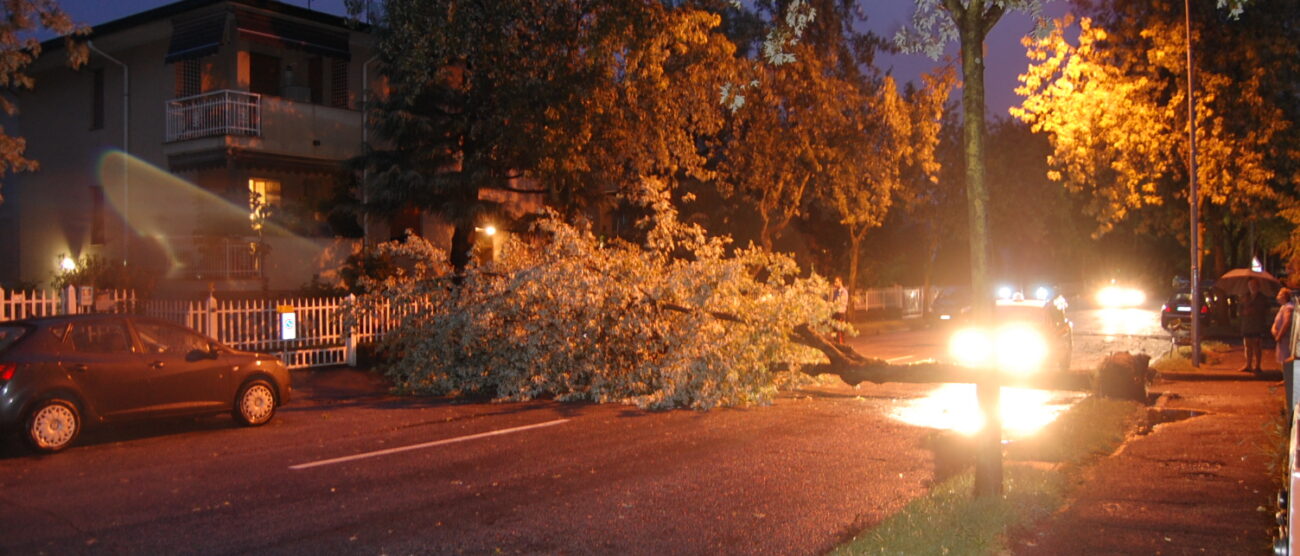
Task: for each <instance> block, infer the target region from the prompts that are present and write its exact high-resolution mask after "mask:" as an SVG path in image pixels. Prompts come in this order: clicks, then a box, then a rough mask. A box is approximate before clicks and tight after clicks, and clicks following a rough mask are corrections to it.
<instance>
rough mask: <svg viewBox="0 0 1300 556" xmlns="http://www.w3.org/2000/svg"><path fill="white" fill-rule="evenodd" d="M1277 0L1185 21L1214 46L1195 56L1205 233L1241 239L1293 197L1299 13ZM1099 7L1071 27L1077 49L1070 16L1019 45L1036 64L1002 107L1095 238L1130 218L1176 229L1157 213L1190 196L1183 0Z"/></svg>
mask: <svg viewBox="0 0 1300 556" xmlns="http://www.w3.org/2000/svg"><path fill="white" fill-rule="evenodd" d="M1284 4H1286V3H1268V2H1261V3H1257V4H1256V5H1255V6H1253V7H1252V9H1251V10H1249V11H1247V12H1246V13H1245V14H1244V15H1243V16H1242V17H1241V19H1240V20H1239V21H1232V20H1230V19H1226V18H1223V17H1216V13H1215V12H1212V11H1209V10H1205V11H1203V12H1200V13H1198V14H1194V17H1193V25H1194V28H1193V41H1194V42H1195V43H1197V44H1206V45H1214V47H1213V48H1208V47H1207V48H1202V49H1200V50H1198V54H1197V56H1196V57H1195V60H1196V68H1195V73H1196V83H1197V84H1196V86H1197V94H1196V97H1195V101H1196V107H1195V112H1196V120H1197V122H1196V127H1197V183H1198V193H1199V197H1200V200H1201V204H1202V205H1203V206H1204V207H1205V209H1206V210H1207V218H1206V219H1205V221H1206V224H1207V233H1208V234H1210V235H1211V236H1212V237H1214V236H1218V235H1220V234H1227V235H1228V236H1229V237H1231V236H1232V235H1234V234H1237V235H1239V232H1240V230H1241V229H1242V228H1243V227H1244V226H1246V225H1248V222H1249V221H1251V220H1255V219H1259V218H1267V217H1268V216H1270V215H1271V214H1273V210H1274V207H1276V206H1278V203H1279V202H1284V201H1285V199H1286V198H1288V197H1292V196H1293V195H1294V194H1293V192H1292V191H1290V187H1289V184H1290V183H1292V181H1293V179H1292V178H1293V176H1294V175H1295V163H1294V162H1293V161H1294V159H1295V154H1296V151H1295V145H1296V139H1297V135H1296V130H1295V126H1294V123H1295V121H1296V120H1295V116H1296V112H1297V111H1296V110H1295V108H1294V107H1292V106H1290V105H1291V104H1294V101H1293V100H1287V99H1293V98H1294V96H1293V95H1294V93H1296V92H1297V91H1300V81H1297V80H1296V78H1295V74H1294V72H1293V71H1292V70H1290V69H1288V68H1289V67H1290V66H1291V65H1292V62H1293V60H1294V59H1295V58H1296V56H1297V54H1298V53H1300V51H1298V50H1297V45H1296V43H1295V41H1294V39H1293V37H1292V35H1293V33H1294V32H1293V29H1294V23H1295V21H1296V19H1297V16H1296V15H1295V14H1294V13H1293V12H1294V9H1293V6H1290V5H1285V6H1284ZM1097 15H1098V16H1099V17H1100V18H1101V19H1099V20H1092V19H1088V18H1085V19H1083V20H1081V21H1080V22H1079V26H1078V30H1079V35H1078V38H1077V44H1071V43H1070V41H1069V40H1067V36H1066V31H1065V28H1066V27H1067V26H1069V25H1070V23H1071V22H1070V21H1069V20H1066V21H1060V22H1057V23H1056V26H1055V28H1054V30H1053V31H1052V32H1051V33H1050V34H1049V35H1048V36H1047V37H1045V38H1044V39H1042V40H1038V41H1026V46H1027V47H1028V48H1029V55H1030V57H1031V59H1033V60H1035V63H1034V64H1032V65H1031V66H1030V67H1029V69H1028V71H1027V72H1026V74H1025V75H1022V76H1021V82H1022V86H1021V87H1020V88H1019V89H1018V90H1017V92H1019V93H1020V94H1021V95H1022V96H1024V97H1025V100H1024V102H1023V104H1022V105H1021V106H1020V107H1017V108H1013V109H1012V113H1013V114H1014V115H1015V116H1016V117H1018V118H1020V119H1022V120H1023V121H1025V122H1028V123H1030V124H1032V125H1033V128H1034V130H1035V131H1037V132H1041V133H1044V134H1046V135H1047V136H1048V137H1050V139H1051V142H1052V145H1053V152H1052V155H1051V159H1050V161H1051V165H1052V170H1051V172H1050V174H1049V175H1050V177H1051V178H1052V179H1053V180H1056V181H1059V182H1061V183H1062V184H1064V185H1065V187H1066V188H1068V189H1069V190H1071V191H1075V192H1079V193H1082V194H1083V195H1084V197H1085V198H1086V199H1087V200H1088V202H1087V204H1086V205H1085V206H1084V210H1085V211H1086V213H1087V214H1088V215H1090V216H1091V217H1093V218H1095V220H1096V223H1097V227H1096V232H1095V233H1096V234H1097V235H1100V234H1104V233H1105V232H1107V231H1109V230H1110V229H1111V228H1112V227H1113V226H1115V225H1116V224H1117V223H1118V222H1120V221H1122V220H1124V219H1126V218H1131V217H1132V215H1134V214H1135V213H1140V214H1143V215H1145V216H1144V220H1145V221H1146V222H1147V223H1148V224H1149V225H1159V226H1185V220H1182V222H1183V223H1181V224H1178V223H1176V222H1177V220H1176V219H1175V218H1172V217H1162V216H1160V213H1161V211H1162V209H1161V207H1164V206H1170V205H1172V206H1173V207H1174V208H1173V209H1166V210H1173V211H1176V212H1180V213H1181V212H1183V208H1182V207H1183V206H1185V205H1184V203H1185V202H1186V198H1187V191H1188V189H1187V187H1186V184H1187V182H1188V177H1187V172H1188V166H1187V160H1188V157H1187V150H1188V144H1187V140H1188V136H1187V131H1186V130H1187V83H1186V75H1187V73H1186V71H1187V68H1186V63H1187V57H1186V48H1187V46H1186V44H1185V41H1184V39H1183V31H1182V29H1183V26H1184V18H1183V13H1182V3H1181V2H1147V3H1136V4H1135V3H1117V4H1115V5H1114V6H1113V7H1110V8H1108V9H1103V10H1099V11H1098V14H1097ZM1287 21H1290V22H1291V23H1290V24H1288V23H1287ZM1288 91H1290V93H1288ZM1177 199H1182V200H1183V203H1175V202H1174V201H1175V200H1177ZM1184 218H1185V217H1184ZM1173 229H1175V230H1176V229H1178V228H1177V227H1175V228H1173ZM1168 230H1169V229H1168V228H1165V230H1163V231H1164V232H1166V233H1167V232H1168ZM1148 231H1151V232H1159V231H1161V230H1150V229H1149V228H1148ZM1216 243H1218V244H1223V243H1224V242H1223V241H1218V242H1216V241H1212V240H1211V241H1207V244H1208V245H1211V246H1214V245H1215V244H1216ZM1216 251H1218V249H1216ZM1239 262H1245V261H1239Z"/></svg>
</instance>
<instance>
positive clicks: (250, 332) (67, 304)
mask: <svg viewBox="0 0 1300 556" xmlns="http://www.w3.org/2000/svg"><path fill="white" fill-rule="evenodd" d="M354 302H355V298H354V297H352V296H347V297H322V298H297V297H295V298H278V299H217V298H216V297H214V296H211V295H209V296H208V297H207V298H206V299H197V300H159V299H149V300H137V299H136V297H135V295H134V294H133V293H131V292H126V291H104V290H91V289H89V288H80V289H78V288H72V287H69V288H67V289H65V290H63V291H58V292H54V291H44V290H33V291H6V290H4V289H0V321H3V320H13V319H21V318H28V317H42V316H52V315H65V314H77V313H90V312H96V313H104V312H118V313H126V312H134V313H139V314H142V315H148V316H151V317H156V318H161V319H164V320H168V321H172V322H175V323H178V324H182V325H185V326H188V327H190V328H193V329H194V330H197V331H199V332H200V333H202V334H204V335H206V336H209V337H211V338H214V339H216V340H217V341H220V342H221V343H223V344H226V345H228V346H231V347H233V348H235V349H241V350H247V351H258V352H262V353H273V354H276V355H278V356H279V357H280V358H281V359H282V360H283V361H284V362H285V364H286V365H288V366H289V367H290V368H310V367H327V366H332V365H356V363H357V346H358V345H361V344H366V343H371V342H374V341H376V340H378V339H379V337H380V336H382V335H383V334H384V333H386V332H388V331H389V330H391V329H392V328H394V327H395V326H396V324H397V323H398V322H399V319H401V318H402V317H401V313H402V311H400V310H399V309H392V308H390V307H388V306H381V307H378V308H377V309H375V310H373V311H371V312H369V313H367V314H364V315H362V316H361V318H360V319H359V321H358V322H357V323H355V325H354V326H352V327H351V328H349V327H346V326H345V325H344V319H343V316H342V314H341V311H342V309H343V308H344V307H346V306H347V305H348V304H350V303H354ZM923 303H924V296H923V295H922V290H921V289H920V288H902V287H894V288H884V289H872V290H859V291H858V292H856V295H855V299H854V307H855V310H857V311H864V312H871V311H879V310H882V309H898V310H899V314H900V315H901V316H903V317H905V318H906V317H912V316H916V315H919V314H921V310H922V307H923ZM287 311H292V312H293V313H294V315H295V317H296V318H295V320H296V326H295V327H294V332H295V334H294V335H295V338H294V339H292V340H285V339H282V338H281V320H280V319H281V314H283V313H284V312H287Z"/></svg>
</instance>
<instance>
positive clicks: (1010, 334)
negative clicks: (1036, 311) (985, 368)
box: [995, 325, 1047, 375]
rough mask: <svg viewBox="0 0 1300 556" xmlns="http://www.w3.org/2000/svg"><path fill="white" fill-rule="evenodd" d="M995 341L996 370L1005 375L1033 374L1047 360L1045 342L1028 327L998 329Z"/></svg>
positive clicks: (1041, 336)
mask: <svg viewBox="0 0 1300 556" xmlns="http://www.w3.org/2000/svg"><path fill="white" fill-rule="evenodd" d="M995 341H996V348H995V349H996V351H997V362H998V368H1000V369H1001V370H1002V371H1003V372H1005V373H1009V374H1014V375H1026V374H1031V373H1035V372H1038V370H1039V369H1041V368H1042V366H1043V361H1046V360H1047V341H1046V340H1044V339H1043V335H1042V334H1039V333H1038V331H1036V330H1034V329H1033V328H1031V327H1029V326H1024V325H1010V326H1006V327H1003V328H1001V329H998V333H997V338H996V339H995Z"/></svg>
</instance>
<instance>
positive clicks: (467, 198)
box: [365, 0, 734, 269]
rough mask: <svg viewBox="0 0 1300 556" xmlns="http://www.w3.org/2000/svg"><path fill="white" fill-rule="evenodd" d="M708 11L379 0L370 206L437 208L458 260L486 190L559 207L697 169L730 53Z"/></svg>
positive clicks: (701, 173)
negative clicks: (376, 142)
mask: <svg viewBox="0 0 1300 556" xmlns="http://www.w3.org/2000/svg"><path fill="white" fill-rule="evenodd" d="M372 15H373V13H372ZM720 23H721V16H720V15H719V14H718V13H715V12H712V11H707V10H703V9H696V8H693V7H690V6H672V5H669V4H665V3H660V2H613V3H606V2H553V1H550V0H527V1H519V2H465V1H457V0H442V1H433V2H426V1H415V0H387V1H386V2H384V3H383V10H382V15H381V16H380V17H379V20H378V23H377V37H378V41H379V43H378V49H379V59H380V64H381V67H382V72H383V74H384V75H385V77H386V78H387V80H388V81H387V85H388V91H387V95H386V96H385V97H384V98H383V99H382V101H381V102H380V108H379V110H378V111H377V122H378V123H377V128H378V132H379V133H378V135H379V136H380V139H381V142H380V144H381V145H383V146H382V147H380V148H376V149H375V150H374V151H373V152H371V153H369V154H368V155H367V158H366V161H365V163H366V164H367V165H368V168H369V170H370V171H369V173H368V174H369V176H370V178H371V183H369V184H367V187H368V191H369V198H368V201H369V202H370V203H369V204H370V205H371V208H372V209H379V210H387V211H395V210H401V209H404V208H409V207H415V208H418V209H420V210H423V211H428V212H433V213H436V214H439V215H441V216H442V217H444V219H446V220H447V221H449V222H451V223H452V224H453V226H454V229H455V231H454V233H453V236H452V251H451V253H450V257H451V261H452V264H453V266H455V267H456V268H458V269H459V268H463V267H464V266H465V264H466V263H467V261H468V252H469V249H470V243H471V238H472V235H473V232H474V226H475V225H477V224H479V223H480V221H479V219H481V218H482V217H483V215H484V214H485V213H488V212H491V211H492V210H493V206H492V204H491V203H488V202H486V201H484V200H481V198H480V191H482V190H484V189H486V188H496V189H503V190H510V191H517V192H522V193H526V194H531V195H537V196H539V197H541V198H542V199H544V201H545V202H546V204H547V205H549V206H551V207H553V208H554V209H556V210H559V211H561V212H562V213H565V214H566V215H572V214H574V213H578V212H581V211H583V210H586V209H590V208H592V207H599V206H601V205H604V206H606V207H607V206H608V205H609V204H611V203H612V202H614V200H615V199H617V194H618V193H619V192H621V191H624V190H626V189H628V188H629V187H632V186H634V185H635V184H637V183H639V181H640V180H643V179H646V178H652V177H653V178H659V179H663V180H667V181H668V182H673V181H675V180H678V179H680V178H683V177H695V178H702V179H707V178H708V177H709V172H708V170H707V169H706V168H705V167H704V159H703V157H702V156H701V154H700V152H699V149H698V148H697V142H696V141H697V139H698V138H699V137H700V136H701V135H706V134H710V133H713V132H715V131H716V130H717V129H718V128H719V127H720V125H721V114H722V111H723V108H722V106H721V104H720V103H719V100H718V97H719V90H721V88H722V86H723V85H724V84H725V83H728V82H730V81H731V77H730V75H729V72H730V71H731V68H732V63H733V58H734V57H733V53H734V47H733V45H732V43H731V42H730V41H728V40H727V39H726V38H725V37H724V36H723V35H722V34H721V33H720V32H719V30H718V26H719V25H720Z"/></svg>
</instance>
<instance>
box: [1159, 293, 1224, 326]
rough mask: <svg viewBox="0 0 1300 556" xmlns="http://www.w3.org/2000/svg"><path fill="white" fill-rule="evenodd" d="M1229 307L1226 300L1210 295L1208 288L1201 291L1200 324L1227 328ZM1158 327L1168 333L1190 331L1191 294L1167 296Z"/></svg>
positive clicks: (1213, 294) (1161, 309)
mask: <svg viewBox="0 0 1300 556" xmlns="http://www.w3.org/2000/svg"><path fill="white" fill-rule="evenodd" d="M1230 307H1231V304H1230V303H1229V302H1228V299H1226V298H1224V297H1220V296H1219V295H1217V294H1215V293H1212V292H1211V291H1210V290H1209V288H1206V289H1204V290H1202V291H1201V323H1202V324H1203V325H1204V326H1206V327H1209V326H1220V325H1222V326H1227V325H1228V324H1229V322H1228V321H1229V317H1230ZM1160 327H1161V328H1164V329H1165V330H1168V331H1169V332H1180V331H1187V330H1190V329H1191V327H1192V292H1190V291H1179V292H1174V293H1173V294H1171V295H1170V296H1169V299H1168V300H1167V301H1165V304H1164V306H1163V307H1161V308H1160Z"/></svg>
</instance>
